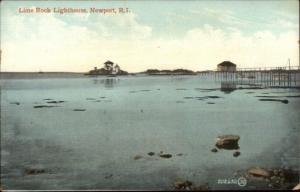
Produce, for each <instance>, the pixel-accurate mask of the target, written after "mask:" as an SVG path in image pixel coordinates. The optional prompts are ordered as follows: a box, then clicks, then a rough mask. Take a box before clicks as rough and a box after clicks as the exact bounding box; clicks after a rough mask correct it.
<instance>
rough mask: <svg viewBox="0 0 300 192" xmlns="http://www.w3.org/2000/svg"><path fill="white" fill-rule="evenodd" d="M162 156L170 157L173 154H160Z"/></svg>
mask: <svg viewBox="0 0 300 192" xmlns="http://www.w3.org/2000/svg"><path fill="white" fill-rule="evenodd" d="M159 156H160V157H161V158H166V159H168V158H171V157H172V155H171V154H160V155H159Z"/></svg>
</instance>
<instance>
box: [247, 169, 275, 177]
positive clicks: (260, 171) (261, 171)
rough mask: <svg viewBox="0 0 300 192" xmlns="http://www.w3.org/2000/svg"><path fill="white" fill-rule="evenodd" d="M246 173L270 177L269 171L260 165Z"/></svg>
mask: <svg viewBox="0 0 300 192" xmlns="http://www.w3.org/2000/svg"><path fill="white" fill-rule="evenodd" d="M248 173H249V174H251V175H252V176H255V177H270V172H269V171H267V170H265V169H263V168H260V167H254V168H251V169H249V170H248ZM271 179H272V178H271Z"/></svg>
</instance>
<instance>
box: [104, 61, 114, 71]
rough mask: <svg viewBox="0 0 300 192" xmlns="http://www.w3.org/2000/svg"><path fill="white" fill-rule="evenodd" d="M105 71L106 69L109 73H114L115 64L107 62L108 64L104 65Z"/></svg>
mask: <svg viewBox="0 0 300 192" xmlns="http://www.w3.org/2000/svg"><path fill="white" fill-rule="evenodd" d="M104 69H106V70H107V71H109V72H112V71H113V69H114V63H113V62H111V61H106V62H105V63H104Z"/></svg>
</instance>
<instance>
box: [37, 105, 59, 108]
mask: <svg viewBox="0 0 300 192" xmlns="http://www.w3.org/2000/svg"><path fill="white" fill-rule="evenodd" d="M51 107H58V106H51V105H36V106H33V108H51Z"/></svg>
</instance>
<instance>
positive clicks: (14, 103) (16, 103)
mask: <svg viewBox="0 0 300 192" xmlns="http://www.w3.org/2000/svg"><path fill="white" fill-rule="evenodd" d="M10 104H13V105H20V102H11V103H10Z"/></svg>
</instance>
